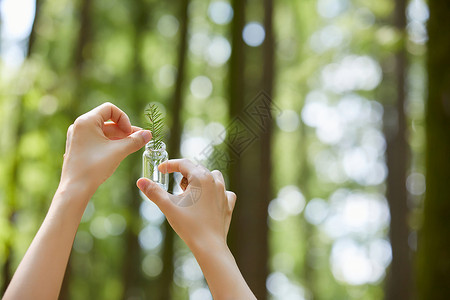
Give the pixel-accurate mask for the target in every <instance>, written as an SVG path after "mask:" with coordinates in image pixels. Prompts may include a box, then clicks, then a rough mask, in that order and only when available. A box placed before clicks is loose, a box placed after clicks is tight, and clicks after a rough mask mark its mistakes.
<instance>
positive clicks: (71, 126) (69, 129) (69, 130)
mask: <svg viewBox="0 0 450 300" xmlns="http://www.w3.org/2000/svg"><path fill="white" fill-rule="evenodd" d="M72 133H73V124H72V125H70V126H69V128H68V129H67V135H68V136H70V135H71V134H72Z"/></svg>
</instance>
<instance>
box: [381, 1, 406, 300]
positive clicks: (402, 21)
mask: <svg viewBox="0 0 450 300" xmlns="http://www.w3.org/2000/svg"><path fill="white" fill-rule="evenodd" d="M405 12H406V1H405V0H396V6H395V11H394V18H395V20H394V24H395V27H396V28H397V29H398V30H399V32H402V33H405V29H406V15H405ZM406 69H407V59H406V51H405V47H404V43H403V44H402V46H401V48H400V49H399V50H398V52H397V53H396V54H395V68H394V75H395V78H393V81H394V82H395V91H396V98H395V103H394V104H391V103H389V104H386V105H385V120H384V121H385V122H384V124H385V125H384V131H385V137H386V160H387V167H388V170H389V171H388V176H387V189H386V197H387V200H388V203H389V209H390V214H391V224H390V232H389V237H390V242H391V247H392V262H391V266H390V268H389V273H388V277H387V286H386V299H388V300H394V299H406V300H407V299H410V298H411V284H412V280H411V271H412V268H411V251H410V249H409V245H408V237H409V227H408V206H407V201H408V194H407V191H406V172H407V170H408V169H409V168H408V165H409V156H410V155H409V154H410V153H409V146H408V142H407V130H406V117H405V111H404V107H405V101H406V93H405V82H406Z"/></svg>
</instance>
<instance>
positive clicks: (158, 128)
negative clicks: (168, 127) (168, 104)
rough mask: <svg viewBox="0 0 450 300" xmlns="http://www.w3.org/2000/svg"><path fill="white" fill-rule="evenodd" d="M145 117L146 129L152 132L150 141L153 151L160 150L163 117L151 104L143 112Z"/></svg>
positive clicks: (162, 136)
mask: <svg viewBox="0 0 450 300" xmlns="http://www.w3.org/2000/svg"><path fill="white" fill-rule="evenodd" d="M145 116H146V117H147V119H148V123H147V128H146V129H148V130H150V131H151V132H152V141H153V145H154V147H155V149H159V148H161V143H162V139H163V138H164V121H165V119H164V117H163V116H162V113H161V112H160V110H159V108H158V106H157V105H156V104H151V105H150V107H148V108H147V109H146V110H145Z"/></svg>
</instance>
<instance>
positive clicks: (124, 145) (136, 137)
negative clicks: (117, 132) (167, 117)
mask: <svg viewBox="0 0 450 300" xmlns="http://www.w3.org/2000/svg"><path fill="white" fill-rule="evenodd" d="M151 138H152V133H151V132H150V130H139V131H137V132H134V133H133V134H130V135H129V136H127V137H126V138H123V139H120V140H116V143H117V144H118V147H119V148H120V150H121V152H122V153H123V154H124V155H125V156H127V155H129V154H131V153H133V152H136V151H138V150H139V149H141V148H142V147H143V146H144V145H145V144H147V143H148V142H149V141H150V140H151Z"/></svg>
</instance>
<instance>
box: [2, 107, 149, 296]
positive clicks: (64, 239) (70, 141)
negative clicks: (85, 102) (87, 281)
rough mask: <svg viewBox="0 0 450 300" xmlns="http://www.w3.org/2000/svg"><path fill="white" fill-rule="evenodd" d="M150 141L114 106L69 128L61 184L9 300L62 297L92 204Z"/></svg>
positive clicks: (9, 291)
mask: <svg viewBox="0 0 450 300" xmlns="http://www.w3.org/2000/svg"><path fill="white" fill-rule="evenodd" d="M108 120H111V121H112V122H107V121H108ZM150 138H151V134H150V132H149V131H143V130H140V128H137V127H133V126H131V124H130V121H129V119H128V117H127V115H126V114H125V113H123V112H122V111H121V110H120V109H118V108H117V107H116V106H114V105H112V104H109V103H106V104H103V105H101V106H99V107H97V108H95V109H94V110H92V111H90V112H88V113H86V114H84V115H82V116H80V117H79V118H78V119H77V120H76V121H75V123H74V124H73V125H71V126H70V127H69V130H68V131H67V143H66V153H65V154H64V163H63V169H62V174H61V181H60V184H59V186H58V189H57V191H56V193H55V196H54V197H53V200H52V203H51V205H50V209H49V211H48V213H47V216H46V217H45V219H44V222H43V223H42V225H41V227H40V229H39V231H38V232H37V234H36V236H35V238H34V240H33V242H32V243H31V245H30V247H29V248H28V251H27V252H26V254H25V256H24V258H23V259H22V261H21V262H20V264H19V267H18V268H17V270H16V273H15V274H14V277H13V279H12V280H11V283H10V284H9V286H8V288H7V290H6V292H5V295H4V297H3V299H4V300H9V299H38V300H39V299H57V298H58V295H59V291H60V288H61V284H62V281H63V277H64V272H65V269H66V265H67V261H68V259H69V255H70V251H71V249H72V243H73V240H74V237H75V234H76V231H77V229H78V225H79V223H80V220H81V217H82V215H83V212H84V210H85V208H86V205H87V203H88V202H89V199H90V198H91V196H92V195H93V194H94V192H95V191H96V189H97V188H98V186H99V185H100V184H102V183H103V182H104V181H105V180H106V179H107V178H108V177H109V176H111V175H112V173H113V172H114V170H115V169H116V168H117V167H118V165H119V163H120V162H121V161H122V160H123V159H124V158H125V157H126V156H127V155H128V154H130V153H132V152H135V151H137V150H138V149H140V148H141V147H142V146H144V145H145V143H146V142H148V141H149V140H150Z"/></svg>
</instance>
